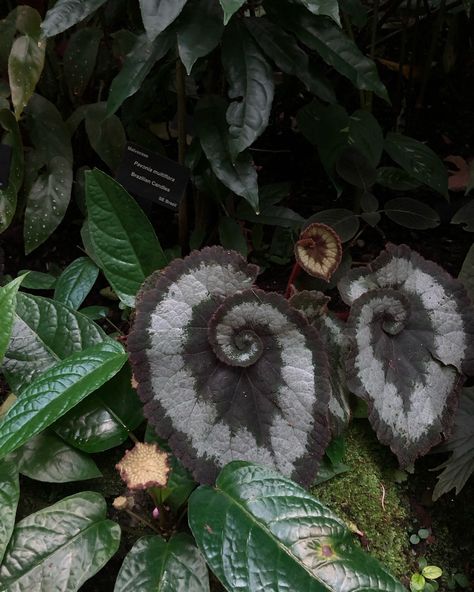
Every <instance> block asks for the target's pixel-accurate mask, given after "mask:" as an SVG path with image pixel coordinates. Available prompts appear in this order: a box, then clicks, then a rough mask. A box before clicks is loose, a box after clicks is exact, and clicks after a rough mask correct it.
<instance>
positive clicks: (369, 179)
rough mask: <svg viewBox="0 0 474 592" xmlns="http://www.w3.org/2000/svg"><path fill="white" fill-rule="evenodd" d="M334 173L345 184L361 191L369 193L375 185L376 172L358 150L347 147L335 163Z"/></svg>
mask: <svg viewBox="0 0 474 592" xmlns="http://www.w3.org/2000/svg"><path fill="white" fill-rule="evenodd" d="M336 172H337V174H338V175H339V176H340V177H341V179H344V181H346V182H347V183H350V184H351V185H354V186H355V187H357V188H358V189H362V190H363V191H366V192H367V191H369V189H370V188H371V187H372V185H373V184H374V183H375V178H376V176H377V171H376V169H375V167H374V166H372V165H371V163H370V161H369V160H368V159H367V158H366V156H364V154H363V153H362V152H360V150H357V148H354V147H353V146H349V147H348V148H345V149H344V150H343V151H342V152H341V154H340V155H339V158H338V159H337V161H336Z"/></svg>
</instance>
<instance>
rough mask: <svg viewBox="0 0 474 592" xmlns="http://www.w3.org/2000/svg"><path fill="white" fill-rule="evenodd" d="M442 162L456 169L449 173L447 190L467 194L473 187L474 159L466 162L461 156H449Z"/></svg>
mask: <svg viewBox="0 0 474 592" xmlns="http://www.w3.org/2000/svg"><path fill="white" fill-rule="evenodd" d="M444 160H445V161H446V162H450V163H451V164H453V165H454V166H455V167H456V169H457V170H455V171H449V179H448V188H449V190H450V191H465V192H466V193H469V191H471V189H472V188H473V187H474V159H472V158H471V159H469V160H468V161H466V160H465V159H464V158H463V157H462V156H455V155H450V156H447V157H446V158H445V159H444Z"/></svg>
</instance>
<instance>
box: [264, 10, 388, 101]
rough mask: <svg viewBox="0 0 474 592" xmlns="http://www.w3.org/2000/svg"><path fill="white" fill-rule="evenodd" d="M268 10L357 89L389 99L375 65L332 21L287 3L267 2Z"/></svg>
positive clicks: (270, 14) (271, 15)
mask: <svg viewBox="0 0 474 592" xmlns="http://www.w3.org/2000/svg"><path fill="white" fill-rule="evenodd" d="M265 10H266V11H267V12H268V14H269V16H270V17H271V18H272V19H274V20H276V21H277V22H278V23H279V24H280V25H281V26H282V27H285V28H288V29H290V30H292V31H293V32H294V33H295V34H296V36H297V37H298V39H299V40H300V41H301V42H302V43H304V44H305V45H307V46H308V47H309V48H310V49H313V50H315V51H317V52H318V54H319V55H320V56H321V58H322V59H323V60H324V61H325V62H326V63H327V64H328V65H329V66H332V67H333V68H334V69H335V70H336V71H337V72H339V74H342V76H345V77H346V78H348V79H349V80H350V81H351V82H352V84H354V86H356V87H357V88H360V89H363V90H370V91H373V92H374V93H375V94H377V95H378V96H380V97H382V98H383V99H385V100H388V95H387V89H386V88H385V86H384V85H383V84H382V82H381V81H380V78H379V75H378V73H377V68H376V67H375V64H374V62H373V61H372V60H371V59H369V58H368V57H366V56H365V55H364V54H363V53H362V52H361V51H360V50H359V48H358V47H357V45H356V44H355V43H354V42H353V41H352V40H351V39H350V38H349V37H348V36H347V35H346V34H345V33H344V32H343V31H342V30H341V29H340V28H339V27H338V26H337V25H336V24H335V23H334V22H332V21H331V20H330V19H328V18H325V17H321V16H315V15H313V14H311V13H310V12H309V11H307V10H305V9H304V8H302V7H301V8H300V7H298V6H295V5H293V4H289V3H288V2H286V0H268V1H267V2H265Z"/></svg>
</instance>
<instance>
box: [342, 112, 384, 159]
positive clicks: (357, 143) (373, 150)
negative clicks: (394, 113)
mask: <svg viewBox="0 0 474 592" xmlns="http://www.w3.org/2000/svg"><path fill="white" fill-rule="evenodd" d="M347 141H348V143H349V145H350V146H352V147H354V148H356V149H357V150H359V152H361V153H362V154H363V155H364V156H365V158H366V159H367V160H368V161H369V162H370V164H371V165H372V166H373V167H376V166H377V165H378V164H379V162H380V158H381V157H382V152H383V146H384V141H383V132H382V128H381V127H380V125H379V123H378V121H377V120H376V119H375V117H374V116H373V115H372V113H369V112H368V111H363V110H362V109H358V110H357V111H354V113H353V114H352V115H351V116H350V117H349V132H348V138H347Z"/></svg>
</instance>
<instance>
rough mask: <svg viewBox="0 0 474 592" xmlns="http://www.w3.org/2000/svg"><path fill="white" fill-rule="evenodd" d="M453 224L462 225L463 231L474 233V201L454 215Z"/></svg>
mask: <svg viewBox="0 0 474 592" xmlns="http://www.w3.org/2000/svg"><path fill="white" fill-rule="evenodd" d="M451 224H461V226H462V228H463V230H466V231H467V232H474V199H471V200H470V201H468V202H467V204H465V205H463V206H462V207H460V208H459V210H458V211H457V212H456V213H455V214H454V216H453V218H452V220H451Z"/></svg>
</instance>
